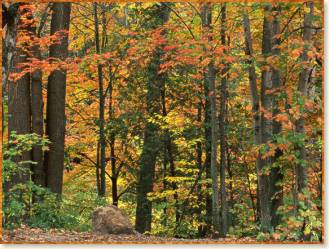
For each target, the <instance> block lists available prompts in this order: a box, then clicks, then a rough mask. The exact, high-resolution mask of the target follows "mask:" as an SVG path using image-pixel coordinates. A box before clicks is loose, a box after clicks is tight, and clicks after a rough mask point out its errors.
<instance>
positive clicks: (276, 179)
mask: <svg viewBox="0 0 329 249" xmlns="http://www.w3.org/2000/svg"><path fill="white" fill-rule="evenodd" d="M273 11H275V12H277V13H274V15H275V16H274V19H273V45H274V46H273V49H272V54H273V55H276V56H280V49H279V47H278V46H279V45H280V44H281V39H280V37H279V36H278V35H280V23H279V15H280V7H275V8H273ZM272 82H273V90H276V92H278V91H279V90H280V87H281V86H282V83H281V77H280V71H279V70H278V69H276V68H275V67H272ZM278 106H279V99H278V96H276V95H275V96H274V98H273V118H274V119H273V135H279V134H280V132H281V129H282V127H281V123H280V122H278V121H276V120H275V116H276V115H277V114H279V113H280V110H279V108H278ZM282 154H283V152H282V150H280V149H277V150H276V151H275V155H274V157H273V162H277V160H278V159H279V158H280V157H281V156H282ZM282 180H283V174H282V172H281V168H280V165H279V164H273V166H272V168H271V173H270V200H271V225H272V227H274V228H275V227H276V226H277V225H279V224H280V220H281V217H280V215H278V214H277V210H278V208H279V207H280V206H281V205H282V204H283V188H282Z"/></svg>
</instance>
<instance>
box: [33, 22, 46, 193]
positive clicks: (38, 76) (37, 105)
mask: <svg viewBox="0 0 329 249" xmlns="http://www.w3.org/2000/svg"><path fill="white" fill-rule="evenodd" d="M32 33H33V35H35V36H37V33H36V27H33V29H32ZM32 53H33V57H34V58H36V59H39V60H40V59H41V53H40V46H39V44H35V45H34V46H33V48H32ZM31 114H32V133H35V134H37V135H39V137H41V138H42V137H43V135H44V131H43V99H42V71H41V69H36V70H35V71H34V72H32V73H31ZM32 161H33V162H36V165H33V167H32V172H33V176H32V179H33V182H34V183H35V184H37V185H39V186H42V187H45V186H46V173H45V168H44V164H43V151H42V146H40V145H36V146H33V148H32Z"/></svg>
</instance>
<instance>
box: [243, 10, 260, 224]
mask: <svg viewBox="0 0 329 249" xmlns="http://www.w3.org/2000/svg"><path fill="white" fill-rule="evenodd" d="M243 29H244V36H245V54H246V55H247V56H248V57H249V58H248V59H247V63H248V74H249V88H250V93H251V98H252V112H253V119H254V141H255V145H259V144H260V143H261V142H260V102H259V101H260V98H259V94H258V89H257V76H256V69H255V65H254V62H253V60H252V57H253V56H254V52H253V47H252V44H253V43H252V36H251V30H250V21H249V16H248V14H247V13H246V12H244V14H243ZM258 163H259V160H258V159H256V174H258V172H257V169H258ZM257 197H259V185H258V182H257ZM256 209H257V215H256V219H258V218H259V216H260V203H259V198H258V200H257V208H256Z"/></svg>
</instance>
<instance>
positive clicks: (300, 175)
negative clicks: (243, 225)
mask: <svg viewBox="0 0 329 249" xmlns="http://www.w3.org/2000/svg"><path fill="white" fill-rule="evenodd" d="M307 6H308V8H309V13H306V14H305V16H304V33H303V40H304V43H305V45H304V50H303V54H302V56H301V59H302V61H303V62H304V63H305V64H303V69H302V72H301V73H300V76H299V82H298V92H299V94H300V97H301V98H305V97H306V96H307V85H308V83H309V82H310V72H311V70H312V67H311V65H310V64H309V63H308V60H309V59H308V56H307V52H308V51H309V50H310V49H311V39H312V28H311V27H312V16H313V12H314V3H313V2H308V3H307ZM304 126H305V120H304V117H303V116H302V115H301V117H300V118H299V119H298V120H297V121H296V133H297V134H299V135H301V136H304V135H305V128H304ZM297 150H299V154H300V156H299V160H300V161H301V163H299V164H297V165H296V180H297V186H296V189H297V192H298V193H302V192H303V190H304V189H305V188H306V187H307V167H306V165H305V160H306V151H305V144H304V143H303V145H301V146H299V147H298V148H297Z"/></svg>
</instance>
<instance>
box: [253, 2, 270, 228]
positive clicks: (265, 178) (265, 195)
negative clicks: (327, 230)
mask: <svg viewBox="0 0 329 249" xmlns="http://www.w3.org/2000/svg"><path fill="white" fill-rule="evenodd" d="M271 9H272V7H271V5H266V6H265V9H264V24H263V41H262V55H263V57H264V58H265V59H266V58H267V57H268V56H270V55H271V49H272V22H271V21H270V19H271V17H270V15H271ZM271 89H272V72H271V70H270V69H269V68H265V69H263V70H262V80H261V94H260V98H261V103H262V109H263V110H262V113H261V116H260V128H261V134H260V136H261V137H260V140H261V141H260V142H261V144H262V145H263V146H267V143H268V142H269V141H270V139H271V138H272V121H271V119H269V118H267V117H266V115H265V112H272V105H273V98H272V94H269V93H268V92H267V91H268V90H271ZM271 165H272V158H271V157H267V158H262V154H261V153H259V156H258V165H257V171H258V185H259V202H260V209H261V212H260V223H261V230H262V231H263V232H269V231H270V229H271V199H270V177H269V175H268V173H267V171H269V170H270V168H268V167H271ZM265 171H266V172H265Z"/></svg>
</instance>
